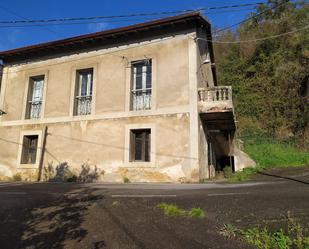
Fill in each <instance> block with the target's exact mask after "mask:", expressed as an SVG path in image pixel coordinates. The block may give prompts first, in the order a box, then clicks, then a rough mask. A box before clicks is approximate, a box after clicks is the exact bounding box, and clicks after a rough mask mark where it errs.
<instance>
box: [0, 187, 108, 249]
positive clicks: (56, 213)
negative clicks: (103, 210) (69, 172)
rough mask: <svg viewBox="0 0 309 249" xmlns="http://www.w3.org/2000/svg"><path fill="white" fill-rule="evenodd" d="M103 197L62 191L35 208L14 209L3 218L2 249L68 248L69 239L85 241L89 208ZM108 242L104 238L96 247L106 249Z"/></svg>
mask: <svg viewBox="0 0 309 249" xmlns="http://www.w3.org/2000/svg"><path fill="white" fill-rule="evenodd" d="M99 199H102V196H95V195H93V194H92V193H91V191H90V190H89V189H83V190H81V191H79V192H78V194H68V195H62V194H61V197H60V198H58V199H55V200H54V201H53V202H50V200H49V201H47V200H46V202H44V201H43V202H41V203H40V205H37V206H36V208H33V209H31V208H29V209H27V208H23V209H21V210H14V212H11V214H10V217H7V218H6V219H5V217H3V218H4V220H3V219H2V222H1V229H0V230H1V234H2V236H1V237H0V238H1V239H0V241H1V248H40V249H44V248H65V243H64V242H65V241H71V240H72V241H77V242H79V241H81V240H83V239H84V238H85V237H86V235H87V234H88V232H87V230H86V229H84V228H83V227H82V223H83V221H84V220H85V215H86V214H87V210H88V208H89V206H91V205H92V203H93V202H95V201H97V200H99ZM41 201H42V199H41ZM42 203H45V204H42ZM1 216H5V214H2V215H0V218H2V217H1ZM10 230H12V231H14V233H10V232H9V231H10ZM104 244H105V243H104V241H100V242H98V243H97V244H95V245H94V248H104Z"/></svg>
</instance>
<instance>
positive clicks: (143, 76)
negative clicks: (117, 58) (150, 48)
mask: <svg viewBox="0 0 309 249" xmlns="http://www.w3.org/2000/svg"><path fill="white" fill-rule="evenodd" d="M151 75H152V61H151V59H147V60H142V61H135V62H132V84H131V86H132V87H131V109H132V110H148V109H151V91H152V89H151V88H152V82H151V78H152V76H151Z"/></svg>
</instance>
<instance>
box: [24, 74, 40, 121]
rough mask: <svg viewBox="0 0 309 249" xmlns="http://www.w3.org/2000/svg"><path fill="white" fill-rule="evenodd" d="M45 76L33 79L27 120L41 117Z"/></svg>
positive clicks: (28, 99)
mask: <svg viewBox="0 0 309 249" xmlns="http://www.w3.org/2000/svg"><path fill="white" fill-rule="evenodd" d="M43 89H44V76H36V77H31V78H30V82H29V88H28V98H27V107H26V108H27V109H26V119H36V118H40V117H41V109H42V101H43Z"/></svg>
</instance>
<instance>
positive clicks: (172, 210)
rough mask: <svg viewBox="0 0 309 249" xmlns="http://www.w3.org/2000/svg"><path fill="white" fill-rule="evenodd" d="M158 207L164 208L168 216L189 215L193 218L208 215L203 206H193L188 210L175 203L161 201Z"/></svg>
mask: <svg viewBox="0 0 309 249" xmlns="http://www.w3.org/2000/svg"><path fill="white" fill-rule="evenodd" d="M156 207H157V208H159V209H163V211H164V214H165V215H167V216H188V217H191V218H204V217H205V216H206V215H205V212H204V211H203V209H201V208H191V209H190V210H189V211H186V210H184V209H182V208H179V207H178V206H177V205H175V204H168V203H165V202H163V203H159V204H158V205H157V206H156Z"/></svg>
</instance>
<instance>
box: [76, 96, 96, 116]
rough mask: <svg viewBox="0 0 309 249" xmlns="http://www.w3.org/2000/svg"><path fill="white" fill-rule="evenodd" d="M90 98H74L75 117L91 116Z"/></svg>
mask: <svg viewBox="0 0 309 249" xmlns="http://www.w3.org/2000/svg"><path fill="white" fill-rule="evenodd" d="M91 103H92V96H91V95H87V96H76V111H75V112H76V115H89V114H91Z"/></svg>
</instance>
